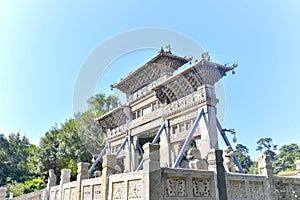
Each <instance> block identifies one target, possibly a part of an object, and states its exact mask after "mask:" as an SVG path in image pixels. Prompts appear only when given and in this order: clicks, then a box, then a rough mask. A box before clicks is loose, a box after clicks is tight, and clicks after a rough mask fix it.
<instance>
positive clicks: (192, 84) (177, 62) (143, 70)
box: [97, 49, 237, 172]
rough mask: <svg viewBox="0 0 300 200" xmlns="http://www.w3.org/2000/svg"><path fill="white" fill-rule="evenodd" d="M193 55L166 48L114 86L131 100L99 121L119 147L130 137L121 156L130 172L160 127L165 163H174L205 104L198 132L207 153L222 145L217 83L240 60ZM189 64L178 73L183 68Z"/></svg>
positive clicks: (113, 146) (203, 152)
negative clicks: (223, 62)
mask: <svg viewBox="0 0 300 200" xmlns="http://www.w3.org/2000/svg"><path fill="white" fill-rule="evenodd" d="M190 61H191V59H190V58H186V57H180V56H176V55H174V54H172V52H171V51H169V50H164V49H162V50H161V51H159V52H158V54H157V55H156V56H154V57H153V58H152V59H151V60H149V61H148V62H146V63H145V64H144V65H142V66H140V67H139V68H137V69H136V70H134V71H133V72H131V73H130V74H129V75H128V76H126V77H124V78H122V79H121V80H120V81H119V82H118V83H116V84H113V85H112V87H113V88H116V89H119V90H121V91H122V92H124V93H125V94H126V95H127V102H126V103H125V104H124V105H122V106H120V107H117V108H115V109H113V110H111V111H110V112H108V113H106V114H104V115H102V116H101V117H99V118H98V119H97V120H98V122H99V124H100V125H101V126H102V127H104V128H105V130H107V137H106V142H107V143H109V145H110V149H111V152H116V151H117V149H118V148H119V147H120V146H121V144H122V142H123V140H124V139H125V138H127V137H128V136H129V137H130V138H129V140H128V142H127V143H126V145H125V147H124V148H123V151H121V153H120V154H119V155H118V157H117V159H119V160H120V159H122V160H123V163H124V168H125V171H127V172H129V171H135V170H136V169H137V167H138V165H139V163H140V162H141V158H142V151H141V150H140V149H141V147H142V146H143V145H144V144H145V143H147V142H151V141H152V140H153V139H154V137H155V135H156V133H157V132H158V130H159V128H160V126H161V125H162V124H163V123H166V124H167V127H165V128H164V129H163V131H162V133H161V135H160V138H159V141H160V148H161V149H160V150H161V151H160V152H161V153H160V154H161V155H160V166H167V167H171V166H172V165H173V164H174V162H175V160H176V158H177V157H178V156H179V152H180V149H181V147H182V144H183V143H184V141H185V139H186V138H187V136H188V134H189V132H190V131H191V129H192V127H193V125H194V122H195V120H196V117H197V115H198V112H199V109H200V108H203V109H205V110H206V111H207V112H206V113H205V117H204V118H203V119H201V120H200V122H199V125H198V126H197V128H196V131H195V133H194V138H197V140H196V141H197V142H196V144H197V148H198V149H199V150H200V152H201V155H202V157H206V156H207V154H208V153H209V152H210V151H211V149H214V148H218V135H217V128H216V127H217V126H216V112H217V111H216V104H217V102H218V99H217V97H216V93H215V86H214V85H215V83H216V82H218V81H219V80H220V79H221V78H222V77H223V76H225V75H226V73H227V72H229V71H231V70H233V69H234V68H235V67H236V66H237V65H236V64H234V65H232V66H226V65H220V64H217V63H214V62H212V61H211V59H210V56H209V55H208V53H205V54H203V55H202V57H201V59H200V60H197V61H196V62H194V63H193V64H191V62H190ZM182 66H184V69H183V70H181V71H180V72H177V73H176V74H175V73H174V72H175V71H176V70H178V69H179V68H180V67H182Z"/></svg>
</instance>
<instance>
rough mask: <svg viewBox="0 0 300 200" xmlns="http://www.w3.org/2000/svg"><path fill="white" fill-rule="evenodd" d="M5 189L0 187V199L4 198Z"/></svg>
mask: <svg viewBox="0 0 300 200" xmlns="http://www.w3.org/2000/svg"><path fill="white" fill-rule="evenodd" d="M6 191H7V188H6V187H0V199H5V197H6Z"/></svg>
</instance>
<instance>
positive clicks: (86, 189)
mask: <svg viewBox="0 0 300 200" xmlns="http://www.w3.org/2000/svg"><path fill="white" fill-rule="evenodd" d="M82 192H83V200H91V199H92V194H91V186H83V191H82Z"/></svg>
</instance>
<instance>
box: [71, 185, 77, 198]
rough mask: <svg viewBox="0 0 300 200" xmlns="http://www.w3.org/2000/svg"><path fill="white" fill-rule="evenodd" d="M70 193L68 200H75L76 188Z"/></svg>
mask: <svg viewBox="0 0 300 200" xmlns="http://www.w3.org/2000/svg"><path fill="white" fill-rule="evenodd" d="M70 191H71V195H70V200H76V188H75V187H72V188H71V189H70Z"/></svg>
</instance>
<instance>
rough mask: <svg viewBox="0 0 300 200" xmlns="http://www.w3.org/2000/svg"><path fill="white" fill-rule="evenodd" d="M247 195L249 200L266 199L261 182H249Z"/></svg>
mask: <svg viewBox="0 0 300 200" xmlns="http://www.w3.org/2000/svg"><path fill="white" fill-rule="evenodd" d="M249 195H250V198H251V199H256V200H264V199H266V197H265V191H264V185H263V182H254V181H250V182H249Z"/></svg>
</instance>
